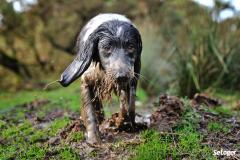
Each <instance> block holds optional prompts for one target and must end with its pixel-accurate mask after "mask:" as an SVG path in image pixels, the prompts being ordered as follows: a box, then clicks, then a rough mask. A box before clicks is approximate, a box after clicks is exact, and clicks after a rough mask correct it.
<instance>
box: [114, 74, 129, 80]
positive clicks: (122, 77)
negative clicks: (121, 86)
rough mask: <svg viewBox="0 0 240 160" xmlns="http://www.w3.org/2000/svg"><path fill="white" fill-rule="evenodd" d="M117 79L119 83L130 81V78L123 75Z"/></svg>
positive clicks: (118, 75) (119, 75)
mask: <svg viewBox="0 0 240 160" xmlns="http://www.w3.org/2000/svg"><path fill="white" fill-rule="evenodd" d="M116 79H117V81H118V82H127V81H128V76H126V75H123V74H117V75H116Z"/></svg>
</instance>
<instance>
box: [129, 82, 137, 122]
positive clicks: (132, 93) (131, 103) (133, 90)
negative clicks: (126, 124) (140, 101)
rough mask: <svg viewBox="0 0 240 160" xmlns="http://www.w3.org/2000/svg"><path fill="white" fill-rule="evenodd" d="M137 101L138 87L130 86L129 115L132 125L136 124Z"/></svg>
mask: <svg viewBox="0 0 240 160" xmlns="http://www.w3.org/2000/svg"><path fill="white" fill-rule="evenodd" d="M135 99H136V87H135V86H130V92H129V108H128V115H129V118H130V122H131V123H132V124H134V123H135Z"/></svg>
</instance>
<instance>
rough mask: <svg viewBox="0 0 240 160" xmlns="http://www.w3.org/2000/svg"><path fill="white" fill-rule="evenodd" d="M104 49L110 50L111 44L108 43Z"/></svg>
mask: <svg viewBox="0 0 240 160" xmlns="http://www.w3.org/2000/svg"><path fill="white" fill-rule="evenodd" d="M103 49H104V50H106V51H109V50H110V49H111V45H106V46H104V47H103Z"/></svg>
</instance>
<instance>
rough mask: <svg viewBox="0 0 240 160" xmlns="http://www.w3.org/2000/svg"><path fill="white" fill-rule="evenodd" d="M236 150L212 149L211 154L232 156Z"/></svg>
mask: <svg viewBox="0 0 240 160" xmlns="http://www.w3.org/2000/svg"><path fill="white" fill-rule="evenodd" d="M236 152H237V151H227V150H223V149H221V150H220V151H219V150H213V155H214V156H228V157H229V156H234V155H236Z"/></svg>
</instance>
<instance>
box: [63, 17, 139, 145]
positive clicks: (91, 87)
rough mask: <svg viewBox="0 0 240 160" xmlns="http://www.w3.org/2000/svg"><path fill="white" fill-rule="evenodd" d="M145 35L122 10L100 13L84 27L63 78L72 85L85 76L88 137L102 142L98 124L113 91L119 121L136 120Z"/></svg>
mask: <svg viewBox="0 0 240 160" xmlns="http://www.w3.org/2000/svg"><path fill="white" fill-rule="evenodd" d="M141 51H142V41H141V36H140V34H139V32H138V30H137V29H136V27H135V25H134V24H133V23H132V22H131V21H130V20H129V19H128V18H126V17H125V16H123V15H120V14H99V15H97V16H96V17H94V18H92V19H91V20H90V21H89V22H88V23H87V24H86V25H85V26H84V28H83V29H82V31H81V32H80V34H79V37H78V40H77V56H76V58H75V59H74V60H73V62H72V63H71V64H70V65H69V66H68V67H67V68H66V70H65V71H64V72H63V73H62V75H61V78H60V80H59V82H60V83H61V85H62V86H68V85H69V84H70V83H72V82H73V81H74V80H76V79H77V78H78V77H80V76H81V92H82V99H83V101H82V102H83V107H82V108H81V118H82V119H83V121H84V124H85V127H86V131H87V140H88V142H90V143H97V142H100V138H99V129H98V125H99V123H100V122H101V121H102V120H103V117H102V116H101V115H102V114H101V109H102V103H101V101H102V100H103V99H104V98H107V97H108V96H107V95H109V94H111V93H110V92H111V91H114V92H115V93H116V94H117V95H119V96H120V112H119V117H118V119H119V125H121V123H122V122H123V121H124V120H125V119H129V120H130V122H131V123H132V124H134V123H135V95H136V87H137V81H138V77H139V73H140V68H141V60H140V56H141Z"/></svg>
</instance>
